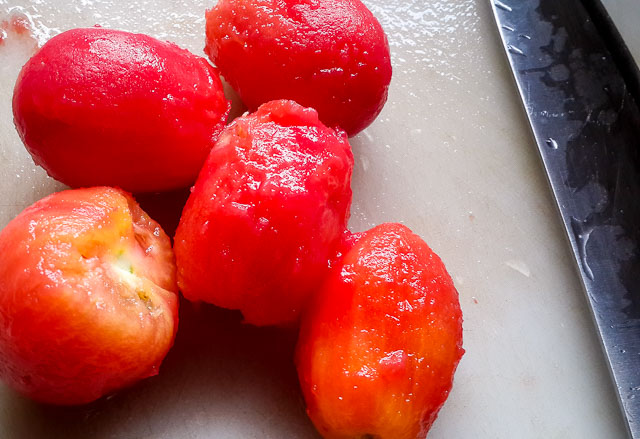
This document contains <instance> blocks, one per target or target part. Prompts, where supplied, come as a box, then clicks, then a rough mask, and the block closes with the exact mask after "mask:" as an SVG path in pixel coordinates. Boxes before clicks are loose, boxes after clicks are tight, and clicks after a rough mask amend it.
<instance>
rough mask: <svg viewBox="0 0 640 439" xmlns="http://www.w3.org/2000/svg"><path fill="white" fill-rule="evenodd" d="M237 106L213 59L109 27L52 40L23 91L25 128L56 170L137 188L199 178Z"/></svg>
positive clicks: (35, 152) (23, 81)
mask: <svg viewBox="0 0 640 439" xmlns="http://www.w3.org/2000/svg"><path fill="white" fill-rule="evenodd" d="M228 111H229V103H228V102H227V100H226V99H225V97H224V95H223V92H222V84H221V82H220V78H219V76H218V73H217V71H216V70H215V69H214V68H213V67H212V66H211V65H210V64H209V63H208V62H207V61H206V60H205V59H204V58H201V57H197V56H195V55H193V54H191V53H190V52H188V51H186V50H184V49H180V48H179V47H177V46H176V45H174V44H171V43H165V42H161V41H158V40H156V39H154V38H151V37H149V36H146V35H141V34H132V33H128V32H121V31H116V30H109V29H102V28H90V29H73V30H70V31H67V32H64V33H62V34H60V35H58V36H56V37H53V38H52V39H51V40H49V41H48V42H47V43H46V44H45V45H44V46H43V47H42V48H41V49H40V50H39V51H38V52H37V53H36V54H35V55H34V56H33V57H32V58H31V59H30V60H29V61H28V62H27V63H26V64H25V66H24V67H23V68H22V71H21V72H20V76H19V77H18V80H17V82H16V86H15V90H14V96H13V113H14V118H15V123H16V128H17V129H18V132H19V134H20V136H21V137H22V140H23V141H24V144H25V145H26V147H27V149H28V150H29V152H30V153H31V155H32V156H33V158H34V160H35V162H36V163H37V164H38V165H40V166H42V167H43V168H44V169H45V170H46V171H47V172H48V173H49V175H50V176H52V177H53V178H55V179H57V180H60V181H62V182H63V183H65V184H68V185H70V186H74V187H77V186H94V185H112V186H120V187H123V188H125V189H127V190H130V191H160V190H165V189H171V188H177V187H184V186H188V185H190V184H192V183H193V181H195V178H196V176H197V175H198V171H199V170H200V167H201V166H202V163H203V162H204V160H205V158H206V157H207V154H208V153H209V150H210V149H211V147H212V146H213V143H214V142H215V139H216V138H217V136H218V134H219V133H220V131H221V130H222V128H223V127H224V125H225V121H226V117H227V114H228Z"/></svg>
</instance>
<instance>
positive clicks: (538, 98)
mask: <svg viewBox="0 0 640 439" xmlns="http://www.w3.org/2000/svg"><path fill="white" fill-rule="evenodd" d="M601 8H602V7H601V5H599V4H598V3H594V1H593V0H592V1H591V2H589V1H584V2H580V1H578V0H562V1H558V0H502V1H498V0H493V11H494V15H495V17H496V21H497V24H498V29H499V31H500V35H501V37H502V41H503V44H504V48H505V51H506V53H507V55H508V58H509V62H510V64H511V69H512V71H513V75H514V77H515V79H516V83H517V86H518V90H519V92H520V96H521V98H522V101H523V103H524V106H525V108H526V112H527V116H528V118H529V122H530V124H531V128H532V130H533V134H534V136H535V140H536V143H537V145H538V149H539V152H540V156H541V157H542V160H543V162H544V167H545V169H546V172H547V175H548V180H549V183H550V184H551V188H552V190H553V194H554V195H555V198H556V201H557V205H558V208H559V210H560V214H561V216H562V221H563V222H564V227H565V229H566V232H567V236H568V238H569V242H570V244H571V249H572V250H573V254H574V256H575V259H576V262H577V267H578V271H579V274H580V277H581V279H582V284H583V286H584V290H585V292H586V295H587V299H588V302H589V304H590V306H591V309H592V311H593V317H594V319H595V322H596V324H597V328H598V333H599V335H600V338H601V340H602V345H603V347H604V353H605V355H606V358H607V360H608V363H609V366H610V369H611V373H612V376H613V380H614V382H615V384H616V386H617V390H618V395H619V398H620V403H621V407H622V411H623V413H624V417H625V420H626V421H627V423H628V427H629V433H630V435H631V437H633V438H636V439H638V438H640V247H639V243H640V112H639V110H638V103H639V102H640V101H639V100H638V90H640V87H639V85H638V84H639V83H638V77H637V68H636V67H635V65H634V64H633V61H629V60H630V59H631V57H630V55H629V54H628V53H627V52H625V49H626V48H625V46H624V45H623V44H621V40H620V38H619V35H617V32H616V31H615V28H613V27H612V25H611V23H610V21H608V16H606V13H603V11H604V10H603V9H601ZM603 14H604V15H603ZM625 54H626V57H625ZM576 367H580V365H576Z"/></svg>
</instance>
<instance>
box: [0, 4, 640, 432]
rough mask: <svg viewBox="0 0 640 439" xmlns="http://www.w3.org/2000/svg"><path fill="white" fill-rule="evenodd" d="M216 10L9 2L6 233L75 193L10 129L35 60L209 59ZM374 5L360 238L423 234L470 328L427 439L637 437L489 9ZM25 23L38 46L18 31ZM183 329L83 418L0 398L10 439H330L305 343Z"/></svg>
mask: <svg viewBox="0 0 640 439" xmlns="http://www.w3.org/2000/svg"><path fill="white" fill-rule="evenodd" d="M213 1H214V0H209V1H202V0H181V1H179V2H175V1H170V0H156V1H153V2H152V1H148V0H132V1H124V0H123V1H118V0H105V1H100V0H73V1H55V0H33V1H31V2H29V1H27V0H22V1H19V0H0V21H2V20H8V22H7V23H5V24H4V25H3V27H4V32H3V33H0V35H4V36H5V38H4V39H3V41H2V42H0V227H3V226H4V225H5V224H6V223H7V222H8V221H9V220H10V219H11V218H13V217H14V216H15V215H17V214H18V212H20V211H21V210H22V209H23V208H24V207H26V206H27V205H29V204H31V203H32V202H34V201H36V200H37V199H39V198H41V197H42V196H44V195H46V194H48V193H51V192H53V191H56V190H60V189H62V188H63V186H62V185H61V184H59V183H57V182H55V181H53V180H51V179H50V178H48V177H47V176H46V174H45V172H44V171H43V170H42V169H40V168H37V167H36V166H35V165H34V164H33V162H32V160H31V158H30V157H29V155H28V154H27V152H26V151H25V149H24V147H23V146H22V145H21V143H20V140H19V138H18V136H17V134H16V132H15V129H14V127H13V123H12V115H11V105H10V102H11V94H12V87H13V84H14V82H15V78H16V76H17V73H18V71H19V68H20V67H21V65H22V64H23V63H24V62H25V61H26V59H27V58H28V57H29V56H30V54H31V53H33V51H34V50H35V48H36V47H37V45H38V44H42V43H43V42H44V41H46V39H47V38H49V37H51V36H52V35H55V34H57V33H59V32H61V31H63V30H66V29H69V28H72V27H78V26H92V25H94V24H100V25H102V26H104V27H113V28H118V29H124V30H129V31H137V32H143V33H148V34H150V35H153V36H155V37H158V38H161V39H164V40H170V41H173V42H176V43H177V44H179V45H181V46H183V47H186V48H189V49H190V50H192V51H194V52H195V53H198V54H202V49H203V46H204V10H205V9H206V8H207V7H210V6H212V2H213ZM367 4H368V5H369V6H370V7H371V9H372V10H373V12H374V13H375V14H376V16H377V17H378V18H379V20H380V21H381V23H382V25H383V26H384V28H385V30H386V32H387V34H388V36H389V42H390V45H391V51H392V59H393V68H394V76H393V81H392V85H391V89H390V93H389V100H388V102H387V105H386V107H385V109H384V111H383V112H382V114H381V115H380V117H379V118H378V119H377V120H376V121H375V123H374V124H373V125H371V127H369V128H368V129H366V130H365V131H364V132H362V133H360V134H359V135H357V136H356V137H354V138H353V139H352V141H351V143H352V146H353V150H354V155H355V159H356V160H355V163H356V164H355V171H354V177H353V191H354V197H353V206H352V214H351V220H350V227H351V228H352V230H354V231H360V230H365V229H367V228H369V227H372V226H373V225H375V224H378V223H381V222H386V221H399V222H402V223H404V224H406V225H408V226H409V227H410V228H412V229H413V230H414V231H415V232H416V233H418V234H420V235H421V236H422V237H423V238H424V239H425V240H426V241H427V242H428V243H429V244H430V245H431V246H432V247H433V248H434V249H435V250H436V251H437V252H438V253H439V254H440V256H441V257H442V258H443V260H444V261H445V262H446V264H447V267H448V269H449V271H450V273H451V274H452V276H453V278H454V281H455V284H456V286H457V288H458V291H459V293H460V302H461V305H462V309H463V312H464V318H465V320H464V347H465V349H466V355H465V356H464V358H463V360H462V362H461V363H460V366H459V368H458V372H457V374H456V378H455V383H454V387H453V391H452V393H451V395H450V397H449V400H448V401H447V403H446V404H445V406H444V408H443V409H442V411H441V413H440V416H439V418H438V420H437V421H436V423H435V425H434V427H433V429H432V431H431V433H430V435H429V437H430V438H432V439H444V438H446V439H457V438H480V439H484V438H487V439H488V438H522V439H526V438H562V439H571V438H575V439H590V438H593V439H601V438H622V437H624V427H623V424H622V419H621V416H620V415H619V413H618V406H617V402H616V396H615V394H614V392H613V388H612V384H611V381H610V378H609V375H608V371H607V366H606V364H605V362H604V358H603V355H602V353H601V349H600V346H599V342H598V340H597V338H596V334H595V329H594V326H593V323H592V320H591V316H590V314H589V310H588V308H587V304H586V300H585V298H584V297H583V292H582V290H581V288H580V285H579V281H578V278H577V276H576V271H575V268H574V265H573V262H572V259H571V255H570V253H569V250H568V246H567V242H566V239H565V237H564V235H563V232H562V229H561V225H560V221H559V218H558V216H557V214H556V211H555V208H554V205H553V202H552V198H551V195H550V191H549V189H548V187H547V184H546V181H545V177H544V174H543V169H542V166H541V163H540V161H539V158H538V156H537V153H536V148H535V146H534V144H533V142H532V139H531V137H530V134H529V131H528V127H527V125H526V123H525V115H524V112H523V110H522V108H521V107H520V104H519V102H518V101H517V99H516V90H515V87H514V84H513V82H512V79H511V76H510V73H509V71H508V67H507V63H506V60H505V57H504V54H503V53H502V52H501V50H502V49H501V48H500V43H499V41H498V38H497V35H496V32H495V29H494V28H493V26H494V24H493V19H492V17H491V15H490V5H489V2H488V1H485V0H458V1H451V2H444V1H429V2H428V1H425V0H406V1H398V2H389V1H385V0H370V1H368V2H367ZM15 17H18V18H19V20H18V21H20V20H26V27H27V31H22V30H21V29H22V28H21V26H14V25H12V19H13V18H15ZM13 21H14V23H13V24H16V23H15V20H13ZM17 24H18V25H19V24H20V23H17ZM0 32H2V31H0ZM636 37H637V33H636ZM639 41H640V39H639ZM125 159H126V158H125ZM147 198H149V199H148V200H146V201H145V202H146V203H147V205H148V206H149V208H150V210H152V215H153V213H154V212H158V215H163V216H164V217H163V219H162V220H163V221H164V222H165V224H167V228H169V229H170V228H171V227H174V226H175V221H176V219H177V213H178V212H179V210H180V208H181V203H182V202H183V199H182V198H181V195H180V194H174V195H171V196H169V197H168V198H167V197H163V196H158V197H155V196H152V197H147ZM159 206H160V207H161V208H160V209H159V208H158V207H159ZM167 206H169V207H167ZM163 209H164V210H163ZM167 210H169V211H170V212H169V213H167V212H166V211H167ZM171 212H173V213H171ZM180 319H181V321H180V329H179V333H178V337H177V340H176V345H175V347H174V349H173V350H172V351H171V352H170V354H169V356H168V357H167V359H166V361H165V363H164V364H163V366H162V368H161V370H160V375H159V376H157V377H154V378H151V379H148V380H145V381H144V382H142V383H140V384H138V385H136V386H134V387H133V388H131V389H127V390H125V391H123V392H121V393H119V394H116V395H114V396H111V397H109V398H105V399H102V400H100V401H98V402H96V403H93V404H90V405H88V406H83V407H75V408H56V407H50V406H44V405H39V404H35V403H32V402H30V401H28V400H26V399H24V398H22V397H20V396H18V395H16V394H15V393H14V392H12V391H11V390H9V389H7V388H6V387H4V386H3V385H0V437H3V438H25V439H27V438H29V439H32V438H33V439H39V438H47V439H49V438H316V437H318V436H317V434H316V433H315V431H314V429H313V426H312V425H311V423H310V422H309V421H308V419H307V418H306V415H305V412H304V406H303V402H302V398H301V395H300V392H299V390H298V387H297V379H296V375H295V368H294V366H293V363H292V354H293V350H294V346H295V337H296V335H295V333H292V332H287V331H283V330H278V329H271V328H266V329H265V328H263V329H259V328H254V327H251V326H247V325H243V324H242V323H241V317H240V315H239V314H238V313H236V312H233V311H225V310H220V309H217V308H215V307H213V306H208V305H202V306H195V305H192V304H189V303H187V302H183V303H182V307H181V314H180Z"/></svg>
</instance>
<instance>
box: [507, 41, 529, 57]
mask: <svg viewBox="0 0 640 439" xmlns="http://www.w3.org/2000/svg"><path fill="white" fill-rule="evenodd" d="M507 50H508V51H509V52H511V53H513V54H514V55H520V56H527V55H525V54H524V52H523V51H522V50H521V49H519V48H517V47H516V46H514V45H513V44H508V45H507Z"/></svg>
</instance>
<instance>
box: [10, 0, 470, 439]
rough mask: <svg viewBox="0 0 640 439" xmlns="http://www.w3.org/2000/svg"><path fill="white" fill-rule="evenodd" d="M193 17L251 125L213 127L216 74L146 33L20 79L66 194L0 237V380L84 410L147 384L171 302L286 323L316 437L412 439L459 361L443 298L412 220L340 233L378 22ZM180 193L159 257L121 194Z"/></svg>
mask: <svg viewBox="0 0 640 439" xmlns="http://www.w3.org/2000/svg"><path fill="white" fill-rule="evenodd" d="M206 21H207V27H206V53H207V54H208V55H209V57H210V58H211V60H212V61H213V63H214V64H215V65H216V67H217V68H219V69H220V73H221V74H222V75H223V76H224V78H225V80H226V81H227V82H228V83H229V84H230V85H231V86H232V87H233V88H234V89H235V90H236V91H237V92H238V94H239V95H240V97H241V98H242V100H243V101H244V103H245V104H246V105H247V106H248V108H249V109H250V111H251V112H250V113H247V114H245V115H243V116H241V117H238V118H236V119H235V120H233V121H232V122H231V123H229V124H228V125H227V121H226V119H227V117H228V113H229V108H230V105H229V102H228V101H227V99H226V98H225V96H224V94H223V90H222V82H221V80H220V77H219V74H218V70H217V69H216V68H214V67H213V66H211V65H210V64H209V63H208V62H207V61H206V60H205V59H204V58H201V57H198V56H195V55H193V54H191V53H189V52H187V51H186V50H183V49H180V48H178V47H177V46H175V45H173V44H170V43H164V42H161V41H158V40H155V39H153V38H151V37H149V36H146V35H140V34H132V33H128V32H123V31H116V30H109V29H103V28H99V27H96V28H89V29H74V30H70V31H67V32H64V33H62V34H60V35H58V36H56V37H54V38H52V39H51V40H50V41H49V42H47V43H46V44H45V45H44V46H43V47H42V48H41V49H40V50H39V51H38V52H37V53H36V54H35V55H34V56H33V57H32V58H31V59H30V60H29V61H28V62H27V64H26V65H25V66H24V67H23V69H22V71H21V73H20V75H19V77H18V80H17V83H16V86H15V91H14V97H13V110H14V116H15V123H16V128H17V130H18V132H19V134H20V136H21V138H22V140H23V142H24V144H25V146H26V148H27V150H28V151H29V152H30V153H31V154H32V156H33V158H34V161H35V162H36V163H37V164H39V165H40V166H42V167H43V168H45V169H46V170H47V172H48V173H49V175H51V176H52V177H54V178H56V179H58V180H60V181H62V182H64V183H66V184H68V185H70V186H72V187H75V188H77V189H71V190H68V191H63V192H59V193H56V194H53V195H50V196H48V197H46V198H44V199H42V200H40V201H39V202H37V203H35V204H34V205H33V206H31V207H29V208H27V209H26V210H25V211H23V212H22V213H21V214H20V215H18V216H17V217H16V218H15V219H14V220H13V221H11V222H10V223H9V224H8V225H7V226H6V227H5V229H3V230H2V231H1V232H0V378H2V379H3V380H4V381H5V383H7V384H8V385H9V386H11V387H13V388H14V389H16V390H17V391H19V392H21V393H23V394H25V395H27V396H29V397H31V398H33V399H35V400H38V401H41V402H46V403H52V404H81V403H86V402H89V401H92V400H95V399H97V398H99V397H101V396H103V395H106V394H108V393H111V392H113V391H116V390H118V389H120V388H123V387H125V386H129V385H131V384H132V383H134V382H136V381H137V380H140V379H142V378H145V377H148V376H151V375H154V374H156V373H158V368H159V367H160V363H161V362H162V360H163V358H164V356H165V355H166V353H167V352H168V350H169V349H170V348H171V345H172V344H173V340H174V338H175V334H176V331H177V323H178V291H180V292H181V293H182V294H183V296H184V297H185V298H186V299H188V300H192V301H204V302H208V303H211V304H214V305H217V306H221V307H225V308H231V309H238V310H240V311H241V312H242V313H243V316H244V318H245V322H247V323H250V324H254V325H258V326H262V325H278V326H288V327H294V328H295V327H298V325H299V326H300V337H299V341H298V348H297V354H296V364H297V367H298V373H299V378H300V383H301V386H302V392H303V395H304V397H305V401H306V404H307V412H308V413H309V416H310V417H311V419H312V421H313V422H314V424H315V425H316V427H317V429H318V431H319V432H320V433H321V434H322V435H323V436H325V437H327V438H361V437H379V438H415V437H421V436H424V435H426V432H427V431H428V429H429V427H430V426H431V423H432V422H433V420H434V419H435V417H436V415H437V413H438V410H439V409H440V407H441V405H442V404H443V403H444V401H445V399H446V397H447V394H448V392H449V390H450V389H451V386H452V380H453V375H454V372H455V369H456V366H457V364H458V362H459V361H460V358H461V356H462V353H463V350H462V315H461V311H460V306H459V303H458V294H457V292H456V290H455V288H454V286H453V282H452V281H451V278H450V276H449V275H448V273H447V271H446V270H445V268H444V265H443V264H442V261H441V260H440V259H439V258H438V257H437V255H435V254H434V253H433V251H432V250H431V249H430V248H429V247H428V246H427V245H426V244H425V243H424V241H422V239H421V238H420V237H418V236H417V235H415V234H413V233H412V232H411V231H410V230H409V229H407V228H406V227H404V226H401V225H399V224H383V225H380V226H377V227H374V228H373V229H371V230H369V231H367V232H364V233H360V234H352V233H350V232H349V230H348V229H347V221H348V218H349V209H350V205H351V196H352V192H351V174H352V170H353V154H352V151H351V147H350V145H349V142H348V136H349V135H354V134H356V133H357V132H359V131H361V130H362V129H364V128H366V126H368V125H369V124H370V123H371V122H372V121H373V120H374V119H375V118H376V116H377V115H378V114H379V113H380V111H381V110H382V107H383V105H384V103H385V101H386V99H387V91H388V87H389V83H390V80H391V63H390V56H389V46H388V43H387V39H386V36H385V34H384V32H383V30H382V27H381V26H380V24H379V23H378V21H377V20H376V19H375V17H374V16H373V15H372V14H371V12H370V11H369V10H368V9H367V8H366V7H365V6H364V5H363V4H362V3H361V2H360V0H296V1H293V0H284V1H281V0H220V1H219V3H218V4H217V5H216V6H215V7H214V8H213V9H211V10H210V11H208V12H207V15H206ZM194 181H195V184H194ZM191 184H194V185H193V187H192V188H191V194H190V196H189V199H188V200H187V203H186V205H185V206H184V209H183V211H182V216H181V218H180V223H179V225H178V228H177V231H176V234H175V239H174V245H173V247H172V245H171V241H170V239H169V237H168V236H167V235H166V234H165V232H164V231H163V230H162V228H161V227H160V225H159V224H158V223H156V222H155V221H154V220H152V219H151V218H150V217H149V216H148V215H147V214H146V213H145V212H144V211H143V210H142V209H141V208H140V207H139V205H138V204H137V203H136V201H135V200H134V198H133V196H132V195H131V194H130V193H128V192H125V190H126V191H132V192H155V191H165V190H170V189H175V188H180V187H185V186H189V185H191ZM119 188H122V189H119ZM123 189H124V190H123Z"/></svg>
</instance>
